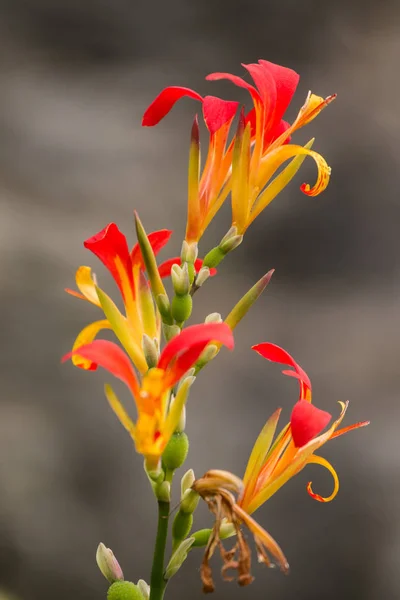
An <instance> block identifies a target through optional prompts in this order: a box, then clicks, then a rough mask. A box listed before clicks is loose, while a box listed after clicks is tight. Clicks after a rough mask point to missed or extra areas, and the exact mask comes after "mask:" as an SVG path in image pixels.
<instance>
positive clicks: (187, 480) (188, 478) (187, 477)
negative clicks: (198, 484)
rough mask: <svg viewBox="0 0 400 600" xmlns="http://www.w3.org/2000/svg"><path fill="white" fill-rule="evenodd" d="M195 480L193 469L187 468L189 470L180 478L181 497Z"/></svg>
mask: <svg viewBox="0 0 400 600" xmlns="http://www.w3.org/2000/svg"><path fill="white" fill-rule="evenodd" d="M195 480H196V476H195V474H194V471H193V469H189V471H186V473H185V474H184V476H183V477H182V479H181V497H182V496H183V494H184V493H185V492H186V490H188V489H189V488H191V487H192V485H193V483H194V482H195Z"/></svg>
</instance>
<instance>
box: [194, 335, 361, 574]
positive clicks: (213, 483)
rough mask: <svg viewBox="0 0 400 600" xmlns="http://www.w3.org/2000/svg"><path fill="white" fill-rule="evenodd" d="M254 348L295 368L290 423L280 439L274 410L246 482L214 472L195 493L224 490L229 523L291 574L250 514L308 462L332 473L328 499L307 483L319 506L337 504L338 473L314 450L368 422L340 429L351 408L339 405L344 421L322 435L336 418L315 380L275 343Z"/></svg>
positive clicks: (256, 447)
mask: <svg viewBox="0 0 400 600" xmlns="http://www.w3.org/2000/svg"><path fill="white" fill-rule="evenodd" d="M253 350H255V351H256V352H258V353H259V354H260V355H261V356H263V357H264V358H267V359H268V360H271V361H273V362H277V363H283V364H285V365H287V366H289V367H291V369H289V370H285V371H283V373H284V374H285V375H289V376H292V377H295V378H297V379H298V381H299V386H300V395H299V399H298V401H297V402H296V404H295V406H294V408H293V411H292V414H291V417H290V422H289V423H288V424H287V425H286V426H285V427H284V428H283V429H282V431H281V432H280V433H279V434H278V436H276V437H275V432H276V428H277V425H278V420H279V415H280V412H281V409H278V410H277V411H275V413H274V414H273V415H272V416H271V417H270V418H269V419H268V421H267V422H266V424H265V425H264V427H263V429H262V431H261V433H260V435H259V436H258V438H257V441H256V443H255V445H254V447H253V450H252V452H251V455H250V458H249V461H248V464H247V467H246V471H245V474H244V477H243V480H241V479H239V478H238V477H236V476H235V475H232V474H231V473H228V472H226V471H215V470H213V471H209V472H208V473H206V474H205V475H204V476H203V477H202V478H201V479H199V480H197V481H196V482H195V484H194V489H195V490H197V491H198V492H199V493H200V494H201V495H202V496H203V497H206V498H208V499H209V498H210V497H211V498H214V497H215V496H216V495H218V494H219V495H220V494H221V490H223V495H222V498H223V499H224V498H225V501H224V502H225V504H226V502H228V505H229V508H226V507H225V512H224V514H223V516H224V517H225V518H227V519H228V520H230V521H231V522H232V523H233V525H235V528H236V529H237V525H238V522H239V523H240V522H241V523H244V524H245V525H246V526H247V527H248V528H249V530H250V531H251V532H252V533H253V534H254V536H255V539H256V544H257V548H258V552H259V557H260V558H261V560H263V561H264V562H267V563H268V557H266V556H264V554H265V553H264V552H263V550H267V551H268V552H269V553H270V554H271V555H272V556H273V557H274V558H275V560H276V561H277V562H278V563H279V564H280V566H281V568H282V569H283V570H286V569H287V561H286V559H285V557H284V555H283V553H282V551H281V550H280V548H279V546H278V545H277V543H276V542H275V540H273V539H272V538H271V536H270V535H269V534H268V533H267V532H266V531H265V530H264V529H262V528H261V527H260V525H259V524H258V523H257V522H256V521H255V520H254V519H253V518H252V517H251V516H250V515H251V513H253V512H254V511H255V510H257V508H259V507H260V506H261V505H262V504H264V502H266V501H267V500H268V499H269V498H270V497H271V496H272V495H273V494H275V493H276V492H277V491H278V490H279V489H280V488H281V487H282V486H283V485H284V484H285V483H287V482H288V481H289V479H291V478H292V477H294V476H295V475H297V473H299V472H300V471H301V470H302V469H303V468H304V467H305V466H306V465H308V464H317V465H320V466H322V467H325V468H326V469H328V471H329V472H330V473H331V475H332V477H333V482H334V486H333V491H332V493H331V494H330V496H328V497H323V496H320V495H319V494H317V493H315V492H314V491H313V489H312V484H311V482H310V483H308V485H307V491H308V493H309V494H310V496H311V497H312V498H314V499H315V500H318V501H319V502H329V501H331V500H333V498H334V497H335V496H336V494H337V492H338V490H339V479H338V476H337V473H336V471H335V469H334V468H333V466H332V465H331V464H330V463H329V462H328V461H327V460H326V459H325V458H323V457H322V456H319V455H316V454H315V452H316V451H317V450H318V449H319V448H320V447H321V446H323V445H324V444H325V443H326V442H327V441H328V440H330V439H334V438H336V437H339V436H341V435H343V434H344V433H347V432H348V431H351V430H353V429H357V428H359V427H364V426H366V425H368V421H363V422H361V423H356V424H354V425H350V426H348V427H345V428H342V429H338V427H339V425H340V424H341V422H342V420H343V418H344V415H345V413H346V410H347V407H348V402H346V403H343V402H340V405H341V413H340V415H339V417H338V418H337V419H336V420H334V421H333V423H332V424H331V425H330V427H329V428H328V429H327V430H326V431H325V432H323V430H324V429H325V428H326V426H327V425H328V424H329V422H330V421H331V420H332V416H331V415H330V414H329V413H328V412H325V411H323V410H320V409H319V408H317V407H315V406H314V405H313V404H312V403H311V382H310V379H309V377H308V376H307V374H306V373H305V371H303V369H302V368H301V367H300V365H298V364H297V363H296V361H295V360H294V359H293V358H292V357H291V356H290V354H288V353H287V352H286V351H285V350H283V349H282V348H280V347H279V346H276V345H274V344H270V343H264V344H258V345H256V346H253ZM322 432H323V433H322ZM274 437H275V440H274ZM232 492H233V493H235V494H236V495H237V500H232ZM227 494H228V495H227ZM229 494H230V500H229ZM227 498H228V500H226V499H227ZM229 513H230V515H231V516H230V517H229ZM232 515H234V518H232ZM215 535H217V534H215Z"/></svg>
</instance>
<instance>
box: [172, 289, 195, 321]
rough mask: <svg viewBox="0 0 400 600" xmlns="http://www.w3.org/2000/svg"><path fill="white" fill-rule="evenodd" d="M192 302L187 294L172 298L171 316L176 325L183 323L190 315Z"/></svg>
mask: <svg viewBox="0 0 400 600" xmlns="http://www.w3.org/2000/svg"><path fill="white" fill-rule="evenodd" d="M192 306H193V300H192V296H190V295H189V294H188V295H186V296H174V297H173V299H172V306H171V308H172V316H173V318H174V319H175V321H176V322H177V323H183V322H184V321H187V319H188V318H189V317H190V315H191V314H192Z"/></svg>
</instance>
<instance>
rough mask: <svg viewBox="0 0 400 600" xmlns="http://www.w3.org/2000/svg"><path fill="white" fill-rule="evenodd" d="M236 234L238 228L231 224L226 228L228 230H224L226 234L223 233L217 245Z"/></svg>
mask: <svg viewBox="0 0 400 600" xmlns="http://www.w3.org/2000/svg"><path fill="white" fill-rule="evenodd" d="M237 234H238V230H237V227H236V225H232V227H231V228H230V229H228V231H227V232H226V234H225V235H224V237H223V238H222V240H221V241H220V243H219V245H220V246H222V244H224V243H225V242H227V241H228V240H230V239H231V238H233V237H235V236H236V235H237Z"/></svg>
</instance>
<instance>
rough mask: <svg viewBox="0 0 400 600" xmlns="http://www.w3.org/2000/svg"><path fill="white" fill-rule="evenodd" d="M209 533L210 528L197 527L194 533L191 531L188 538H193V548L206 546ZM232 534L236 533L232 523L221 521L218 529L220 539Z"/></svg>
mask: <svg viewBox="0 0 400 600" xmlns="http://www.w3.org/2000/svg"><path fill="white" fill-rule="evenodd" d="M211 533H212V529H199V530H198V531H196V532H195V533H192V534H191V536H190V539H194V541H193V548H200V547H202V546H207V543H208V540H209V539H210V535H211ZM233 535H236V530H235V528H234V526H233V525H232V523H222V525H221V527H220V530H219V537H220V539H221V540H225V539H226V538H230V537H232V536H233Z"/></svg>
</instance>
